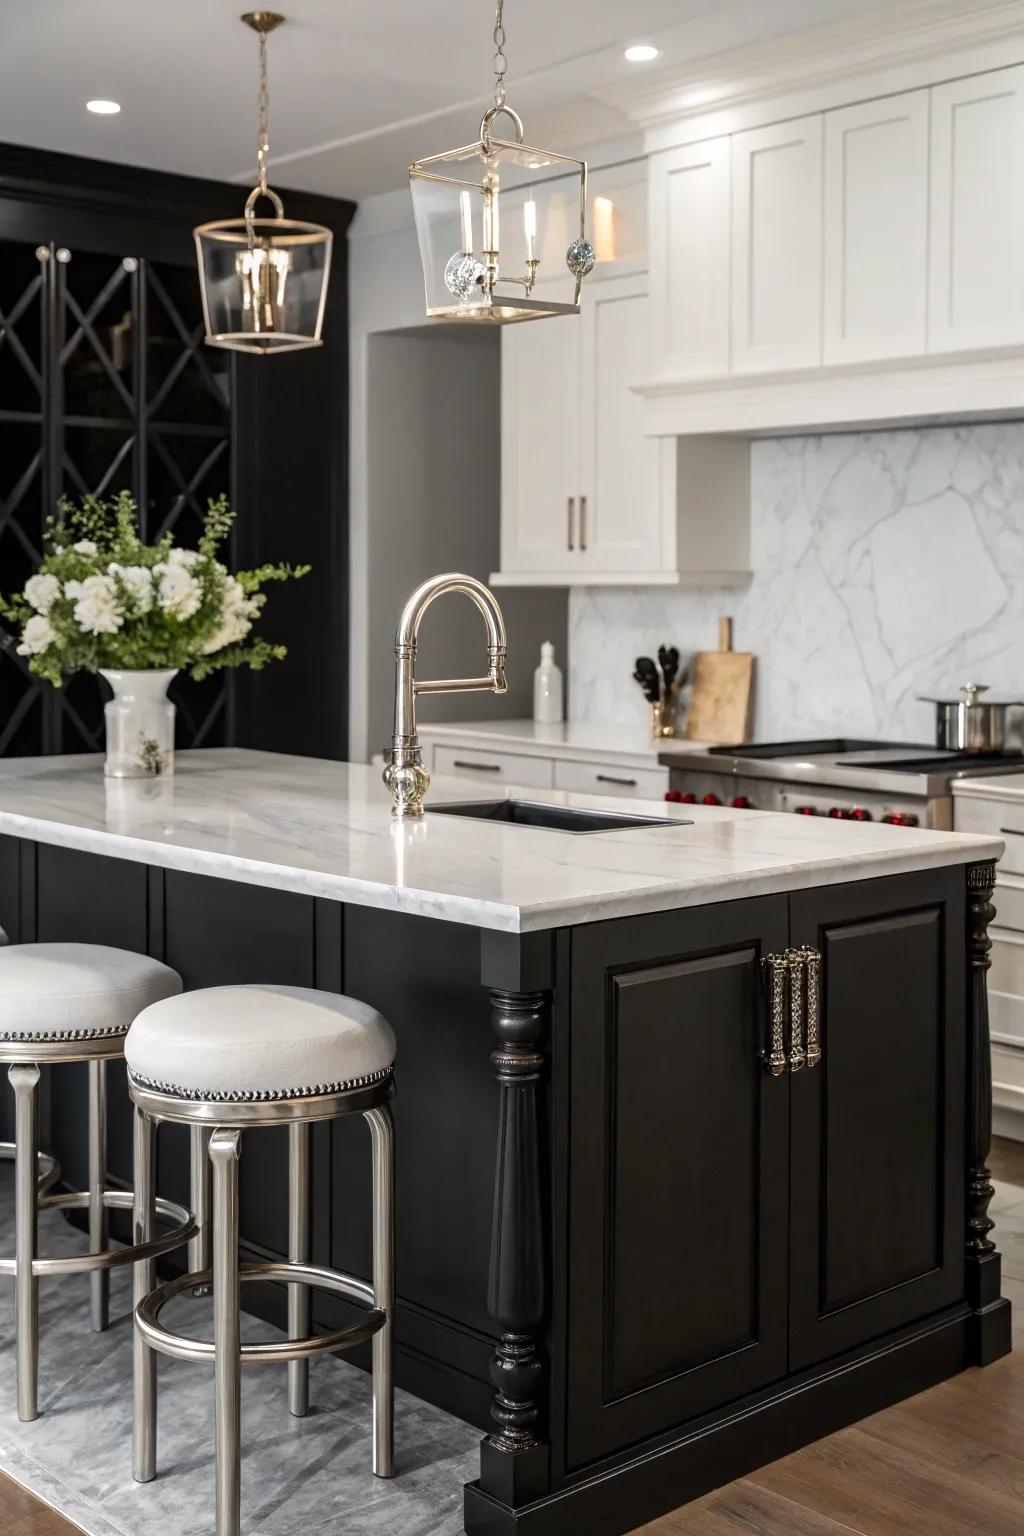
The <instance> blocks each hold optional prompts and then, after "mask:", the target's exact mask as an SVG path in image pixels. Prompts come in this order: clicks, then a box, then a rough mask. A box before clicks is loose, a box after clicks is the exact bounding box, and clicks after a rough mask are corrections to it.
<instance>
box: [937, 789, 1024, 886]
mask: <svg viewBox="0 0 1024 1536" xmlns="http://www.w3.org/2000/svg"><path fill="white" fill-rule="evenodd" d="M954 825H955V827H956V830H957V831H958V832H977V833H980V834H981V835H982V836H985V837H1001V838H1002V839H1003V841H1004V842H1005V844H1006V852H1005V853H1004V854H1003V857H1002V859H1001V860H1000V861H999V869H1000V872H1001V873H1003V874H1010V875H1024V804H1022V803H1021V802H1020V801H1019V800H989V799H987V798H986V799H984V800H975V799H974V798H973V797H971V798H968V796H966V795H961V796H959V797H958V798H957V801H956V814H955V816H954Z"/></svg>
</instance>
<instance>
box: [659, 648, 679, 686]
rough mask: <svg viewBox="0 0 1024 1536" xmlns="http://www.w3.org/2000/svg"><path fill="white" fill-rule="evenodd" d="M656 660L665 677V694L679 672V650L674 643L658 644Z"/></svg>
mask: <svg viewBox="0 0 1024 1536" xmlns="http://www.w3.org/2000/svg"><path fill="white" fill-rule="evenodd" d="M658 662H659V664H660V666H661V672H662V676H663V677H664V679H665V692H666V694H667V693H668V691H669V689H670V688H671V687H672V684H673V683H674V682H675V680H676V675H677V674H678V672H679V652H678V650H677V649H676V647H675V646H674V645H659V646H658Z"/></svg>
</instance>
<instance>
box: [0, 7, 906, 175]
mask: <svg viewBox="0 0 1024 1536" xmlns="http://www.w3.org/2000/svg"><path fill="white" fill-rule="evenodd" d="M277 3H279V4H282V5H283V7H284V9H285V10H286V12H287V16H288V20H287V23H286V25H285V26H283V27H282V28H281V29H280V31H279V32H277V33H276V34H275V35H274V36H273V37H272V39H271V41H270V89H271V119H270V124H271V156H272V176H271V179H272V181H273V182H276V183H277V184H278V185H280V186H293V187H301V188H303V189H305V190H308V191H312V192H322V193H327V194H329V195H333V196H346V197H354V198H357V199H358V198H363V197H367V196H369V195H371V194H373V193H375V192H382V191H387V190H390V189H392V188H395V187H399V186H401V185H403V184H404V182H405V177H406V172H407V168H408V165H409V162H410V160H412V159H415V158H416V157H417V156H418V155H421V154H428V153H431V152H433V151H436V150H440V149H445V148H448V147H450V146H451V145H453V144H456V143H464V142H466V141H467V140H468V139H472V138H474V137H475V135H476V131H477V126H478V124H479V114H480V112H481V110H482V109H483V107H485V106H486V105H487V104H488V97H489V94H490V79H491V55H492V53H493V47H492V44H491V27H492V24H493V12H492V6H491V0H277ZM901 3H904V0H506V7H505V25H506V31H507V34H508V43H507V50H506V51H507V56H508V61H509V76H508V90H509V99H510V101H511V102H512V103H513V105H515V106H517V107H518V108H519V110H520V111H521V112H522V113H523V114H524V115H525V116H527V118H528V127H529V130H530V136H531V137H532V138H533V140H534V142H544V140H545V138H546V139H547V140H548V141H549V142H554V143H556V144H558V146H559V147H563V146H564V147H565V148H567V149H573V148H582V147H583V146H584V145H592V144H594V143H597V142H600V141H601V140H602V139H604V140H608V139H615V138H619V137H621V136H622V135H623V134H624V133H627V132H628V131H629V130H630V127H631V125H630V123H629V121H628V119H627V117H626V116H625V114H624V112H623V110H622V108H621V106H620V105H615V104H613V103H612V102H611V101H609V100H606V99H603V97H602V91H603V90H606V89H608V88H611V94H612V95H615V94H616V91H617V92H618V95H621V87H622V85H623V82H624V81H628V80H629V79H631V78H636V79H637V81H638V83H639V82H640V80H641V78H642V79H643V84H644V85H645V86H646V85H649V84H650V82H651V72H652V71H657V70H659V69H664V68H667V67H670V66H676V67H678V66H679V65H681V64H684V63H687V62H688V61H692V60H695V59H698V58H701V57H703V56H705V55H708V54H713V53H718V52H720V51H722V50H724V49H728V48H734V47H737V46H739V45H741V44H744V43H752V42H756V41H759V40H762V39H766V38H770V37H777V36H780V35H784V34H786V33H787V32H791V31H795V30H798V29H800V28H803V27H808V26H815V25H821V24H822V23H827V22H830V21H835V20H842V19H844V18H847V17H853V16H858V15H863V14H865V13H868V12H870V11H873V10H881V9H886V8H891V7H893V6H898V5H900V4H901ZM239 10H240V6H239V4H238V0H234V3H232V0H174V3H173V4H167V3H163V0H34V3H30V0H0V17H2V18H3V23H4V25H3V31H2V36H3V47H2V49H0V141H8V142H14V143H18V144H31V145H34V146H37V147H39V148H43V149H52V150H63V151H66V152H69V153H72V154H80V155H91V156H96V157H98V158H100V159H106V160H116V161H122V162H124V163H126V164H132V165H143V166H151V167H153V168H155V169H158V170H164V171H177V172H181V173H185V174H192V175H201V176H213V177H218V178H223V179H228V180H236V181H243V182H249V181H251V180H252V178H253V170H252V166H253V164H254V158H255V156H254V139H255V96H256V41H255V38H254V37H253V36H252V34H251V33H250V32H248V31H247V30H246V29H245V28H243V27H242V26H240V25H239V22H238V14H239ZM630 42H652V43H654V44H656V45H657V46H658V47H659V48H660V49H661V57H660V58H659V60H658V61H657V63H655V64H653V65H635V64H628V63H626V61H625V60H624V58H623V47H624V45H625V44H627V43H630ZM91 97H108V98H112V99H114V100H116V101H119V102H120V103H121V105H122V109H123V110H122V111H121V113H120V115H118V116H116V117H96V116H94V115H92V114H91V113H88V112H86V111H85V101H86V100H87V99H89V98H91ZM616 99H618V98H617V97H616Z"/></svg>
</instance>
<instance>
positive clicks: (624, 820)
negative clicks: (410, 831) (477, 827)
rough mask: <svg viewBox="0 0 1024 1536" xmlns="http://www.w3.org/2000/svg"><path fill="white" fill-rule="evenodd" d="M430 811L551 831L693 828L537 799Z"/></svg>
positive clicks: (464, 803)
mask: <svg viewBox="0 0 1024 1536" xmlns="http://www.w3.org/2000/svg"><path fill="white" fill-rule="evenodd" d="M429 809H430V813H431V814H432V815H437V816H474V817H476V819H477V820H478V821H500V822H503V823H505V824H506V825H507V826H512V827H546V828H548V829H549V830H550V831H552V832H625V831H628V830H630V829H631V828H633V827H688V826H692V825H693V823H692V822H689V821H684V820H682V819H681V818H680V817H678V816H641V815H634V814H633V813H631V812H629V811H581V810H578V809H576V808H575V807H574V806H568V805H545V804H544V803H543V802H541V801H536V800H466V801H459V802H458V804H455V805H432V806H430V808H429Z"/></svg>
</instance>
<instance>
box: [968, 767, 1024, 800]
mask: <svg viewBox="0 0 1024 1536" xmlns="http://www.w3.org/2000/svg"><path fill="white" fill-rule="evenodd" d="M953 793H954V795H967V796H968V797H971V796H976V797H977V798H978V799H981V800H1024V773H993V774H986V775H984V776H983V777H981V778H977V779H971V778H966V779H955V780H954V781H953Z"/></svg>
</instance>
